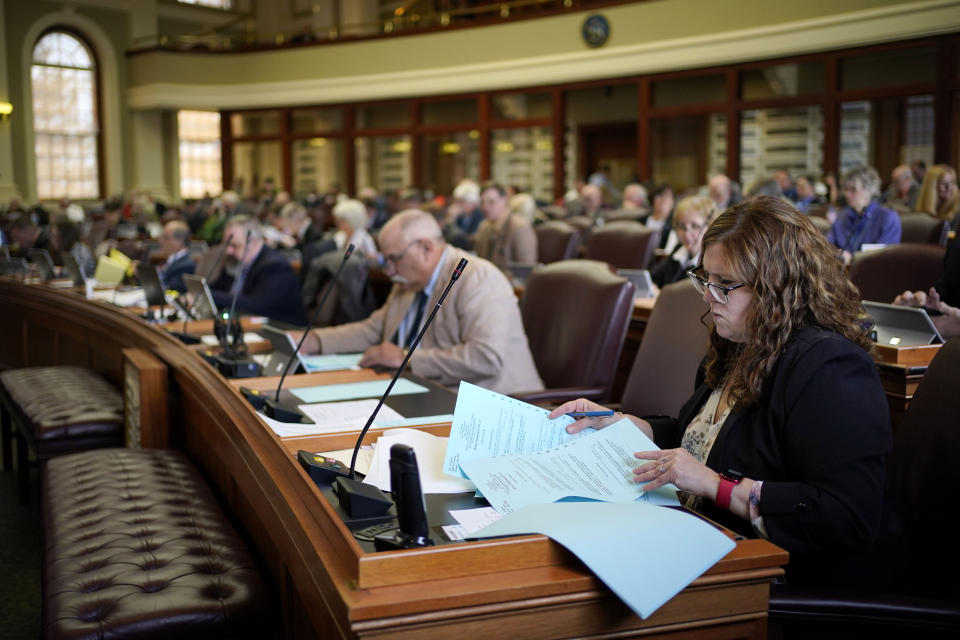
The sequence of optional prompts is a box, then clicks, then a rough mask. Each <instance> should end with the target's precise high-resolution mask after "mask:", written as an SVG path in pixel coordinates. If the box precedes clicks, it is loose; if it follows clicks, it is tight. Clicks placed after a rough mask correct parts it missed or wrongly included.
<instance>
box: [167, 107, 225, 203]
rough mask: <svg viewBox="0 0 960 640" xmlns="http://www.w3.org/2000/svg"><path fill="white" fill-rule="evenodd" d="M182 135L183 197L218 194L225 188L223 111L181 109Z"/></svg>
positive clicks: (181, 188) (181, 192) (181, 178)
mask: <svg viewBox="0 0 960 640" xmlns="http://www.w3.org/2000/svg"><path fill="white" fill-rule="evenodd" d="M177 129H178V130H179V132H180V133H179V136H180V197H182V198H202V197H203V196H204V195H205V194H209V195H211V196H215V195H217V194H218V193H220V192H221V191H222V190H223V178H222V176H221V164H220V114H219V113H216V112H213V113H211V112H209V111H179V112H177Z"/></svg>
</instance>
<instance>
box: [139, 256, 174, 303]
mask: <svg viewBox="0 0 960 640" xmlns="http://www.w3.org/2000/svg"><path fill="white" fill-rule="evenodd" d="M137 282H139V283H140V286H141V287H143V295H144V296H145V297H146V299H147V306H150V307H162V306H164V305H165V304H167V296H166V294H165V293H164V291H163V282H162V281H161V280H160V273H159V272H158V271H157V268H156V267H155V266H154V265H152V264H138V265H137Z"/></svg>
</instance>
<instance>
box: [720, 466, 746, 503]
mask: <svg viewBox="0 0 960 640" xmlns="http://www.w3.org/2000/svg"><path fill="white" fill-rule="evenodd" d="M728 474H729V475H728ZM740 479H741V475H740V474H739V473H736V472H733V471H728V472H727V473H721V474H720V486H719V487H717V497H716V498H715V499H714V502H716V503H717V506H718V507H720V508H721V509H729V508H730V496H732V495H733V488H734V487H735V486H737V485H738V484H740Z"/></svg>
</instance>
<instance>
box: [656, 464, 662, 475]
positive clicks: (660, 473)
mask: <svg viewBox="0 0 960 640" xmlns="http://www.w3.org/2000/svg"><path fill="white" fill-rule="evenodd" d="M657 475H663V461H661V462H660V472H659V473H658V474H657Z"/></svg>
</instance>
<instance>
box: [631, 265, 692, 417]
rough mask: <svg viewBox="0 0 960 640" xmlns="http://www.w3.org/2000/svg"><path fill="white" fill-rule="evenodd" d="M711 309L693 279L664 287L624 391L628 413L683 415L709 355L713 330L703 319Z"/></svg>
mask: <svg viewBox="0 0 960 640" xmlns="http://www.w3.org/2000/svg"><path fill="white" fill-rule="evenodd" d="M707 310H708V307H707V305H706V304H705V303H704V302H703V296H702V295H701V294H700V293H699V292H698V291H697V290H696V288H694V286H693V283H692V282H690V279H689V278H684V279H683V280H680V281H678V282H674V283H673V284H669V285H667V286H665V287H664V288H663V289H661V291H660V295H659V296H658V297H657V302H656V304H654V306H653V311H651V312H650V319H649V320H648V321H647V326H646V328H645V329H644V330H643V338H642V340H641V341H640V348H639V349H638V350H637V357H636V359H635V360H634V361H633V368H632V369H631V370H630V377H629V378H627V384H626V387H624V390H623V400H622V401H621V405H622V407H623V411H624V413H631V414H633V415H636V416H669V417H671V418H676V417H677V416H678V415H679V413H680V407H682V406H683V403H684V402H686V401H687V399H688V398H689V397H690V394H691V393H693V388H694V381H695V380H696V377H697V367H699V365H700V361H701V360H702V359H703V356H704V354H705V353H706V352H707V346H708V343H709V340H710V326H709V325H708V324H704V322H702V321H701V318H702V317H703V315H704V313H705V312H706V311H707Z"/></svg>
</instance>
